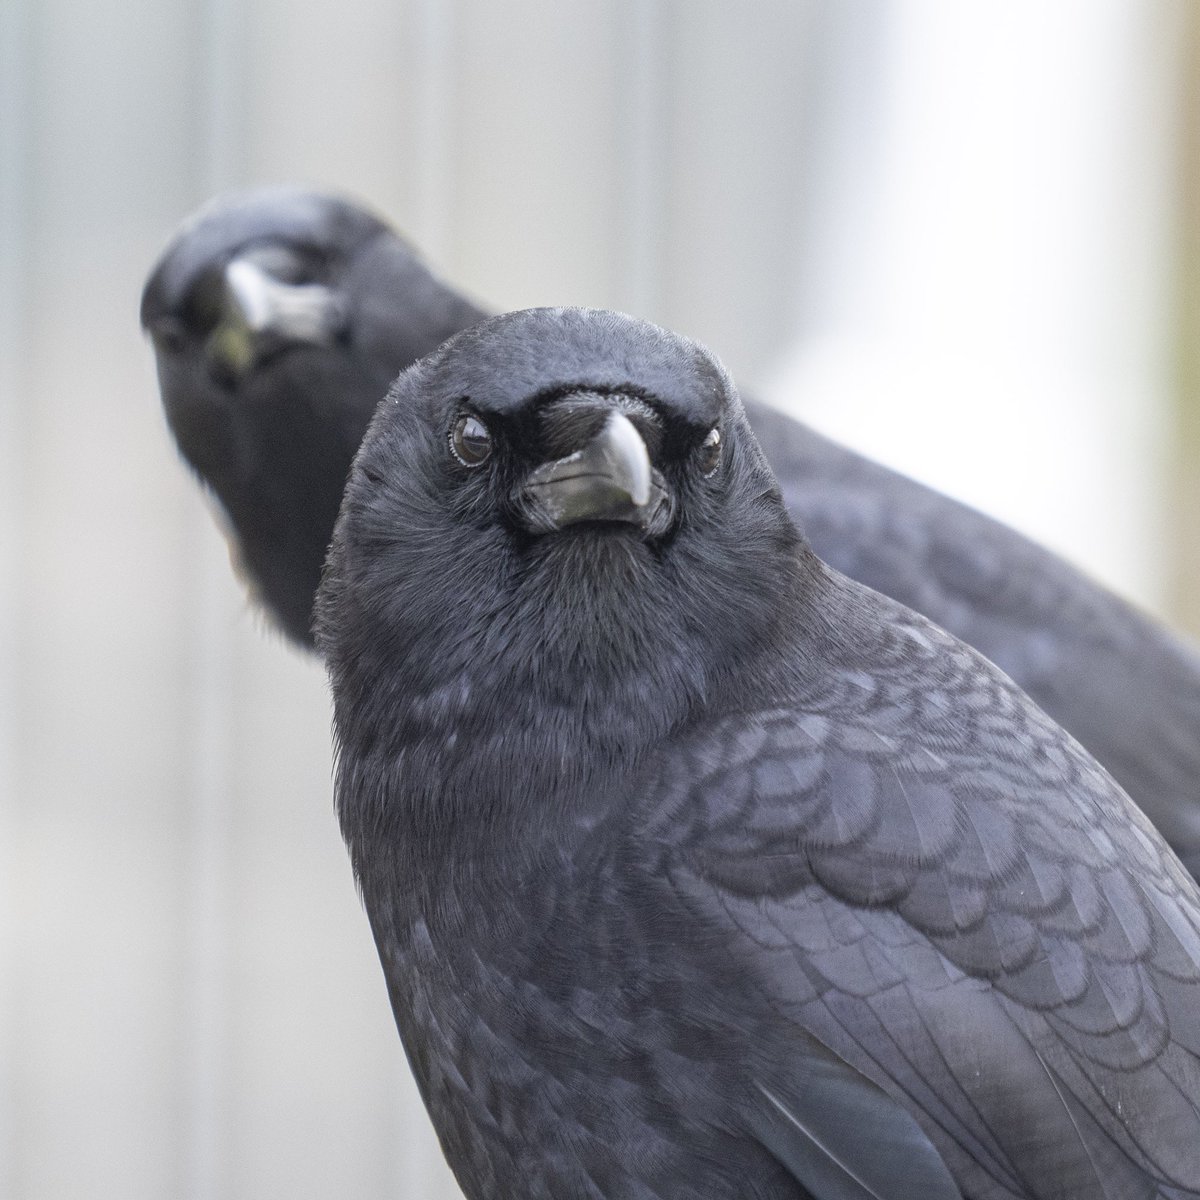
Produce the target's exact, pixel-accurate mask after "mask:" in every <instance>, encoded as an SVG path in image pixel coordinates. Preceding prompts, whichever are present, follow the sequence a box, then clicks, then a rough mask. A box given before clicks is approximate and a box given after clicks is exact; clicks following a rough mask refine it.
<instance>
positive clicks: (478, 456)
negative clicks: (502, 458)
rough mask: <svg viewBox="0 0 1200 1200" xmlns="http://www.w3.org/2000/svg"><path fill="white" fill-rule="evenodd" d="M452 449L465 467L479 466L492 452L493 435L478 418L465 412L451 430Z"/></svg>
mask: <svg viewBox="0 0 1200 1200" xmlns="http://www.w3.org/2000/svg"><path fill="white" fill-rule="evenodd" d="M450 449H451V451H453V453H454V457H455V458H457V459H458V461H459V462H460V463H462V465H463V466H464V467H478V466H481V465H482V464H483V463H485V462H487V460H488V458H490V457H491V453H492V435H491V434H490V433H488V429H487V426H486V425H485V424H484V423H483V422H482V421H481V420H480V419H479V418H478V417H474V416H471V414H470V413H465V414H464V415H463V416H461V417H459V418H458V420H457V421H455V422H454V428H453V429H451V430H450Z"/></svg>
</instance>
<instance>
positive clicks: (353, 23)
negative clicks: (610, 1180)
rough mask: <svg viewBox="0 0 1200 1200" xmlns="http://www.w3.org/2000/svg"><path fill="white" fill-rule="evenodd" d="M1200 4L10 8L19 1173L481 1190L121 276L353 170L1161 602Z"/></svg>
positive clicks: (0, 1164)
mask: <svg viewBox="0 0 1200 1200" xmlns="http://www.w3.org/2000/svg"><path fill="white" fill-rule="evenodd" d="M1196 13H1197V10H1196V9H1195V8H1193V7H1192V6H1191V4H1189V2H1188V0H1004V2H1001V0H991V2H987V0H979V2H977V3H975V4H971V5H948V4H945V3H942V2H941V0H873V2H868V3H861V4H853V5H851V4H846V3H843V2H841V0H759V2H758V3H755V4H753V5H732V4H728V3H723V2H721V0H557V2H556V3H550V2H549V0H541V2H538V0H505V2H501V3H495V2H489V0H440V2H439V0H339V2H338V3H337V4H333V3H320V2H317V0H310V2H308V3H303V4H301V3H295V2H292V0H288V2H286V3H285V2H284V0H196V2H194V3H180V2H171V0H168V2H164V0H124V2H123V3H121V4H119V5H100V4H94V3H89V2H86V0H3V3H0V1195H2V1196H4V1197H14V1198H20V1200H73V1198H75V1197H85V1196H86V1197H88V1198H89V1200H107V1198H109V1197H112V1198H116V1197H120V1198H121V1200H141V1198H146V1200H149V1198H151V1197H153V1198H155V1200H160V1198H161V1197H164V1196H172V1197H175V1196H177V1197H185V1198H187V1200H232V1198H243V1197H244V1198H250V1197H253V1198H255V1200H261V1198H268V1200H269V1198H273V1197H278V1198H280V1200H282V1198H284V1197H287V1198H288V1200H306V1198H313V1200H316V1198H318V1197H321V1198H324V1197H331V1196H339V1197H340V1196H354V1197H357V1198H358V1200H373V1198H380V1200H382V1198H383V1197H401V1198H404V1197H408V1198H413V1200H416V1198H422V1200H426V1198H429V1200H436V1198H437V1197H451V1196H453V1195H455V1191H454V1188H453V1184H452V1183H451V1182H449V1181H448V1180H447V1177H446V1175H445V1171H444V1167H442V1165H441V1163H440V1157H439V1155H438V1151H437V1149H436V1144H435V1142H434V1141H433V1139H432V1135H431V1133H430V1132H429V1129H428V1124H427V1121H426V1119H425V1117H424V1114H423V1111H422V1109H421V1107H420V1102H419V1100H418V1099H417V1097H416V1096H415V1093H414V1090H413V1088H412V1085H411V1083H410V1081H409V1078H408V1072H407V1068H406V1066H405V1063H404V1061H403V1056H402V1054H401V1052H400V1049H399V1045H398V1042H397V1039H396V1036H395V1033H394V1029H393V1027H392V1021H391V1016H390V1013H389V1012H388V1008H387V1001H386V996H385V991H384V987H383V983H382V979H381V975H380V971H379V968H378V965H377V963H376V961H375V955H374V949H373V947H372V945H371V940H370V936H369V933H368V930H367V924H366V920H365V918H364V917H363V915H362V913H361V911H360V910H359V908H358V902H357V899H356V896H355V892H354V887H353V883H352V881H351V877H350V871H349V867H348V865H347V862H346V858H345V854H344V851H343V849H342V847H341V844H340V841H339V838H338V833H337V829H336V826H335V822H334V819H333V814H332V809H331V801H330V782H329V774H330V765H329V714H328V701H327V696H326V690H325V684H324V679H323V675H322V672H321V670H320V668H319V666H318V665H317V664H315V663H313V662H311V661H309V660H308V659H306V658H304V657H303V656H301V655H300V654H298V653H297V652H295V651H292V650H290V649H288V648H287V647H285V646H284V645H283V644H282V642H281V640H280V639H279V638H278V637H277V636H274V635H273V634H271V633H270V632H267V631H264V629H263V626H262V622H261V621H260V620H259V619H257V618H256V617H255V616H254V615H253V614H252V613H251V612H250V611H249V609H248V608H247V606H246V604H245V602H244V600H243V599H242V596H241V593H240V590H239V588H238V586H237V584H236V583H235V582H234V580H233V577H232V575H231V573H230V571H229V569H228V563H227V561H226V558H225V551H224V546H223V543H222V542H221V539H220V536H219V534H218V533H217V531H216V528H215V526H214V524H213V522H212V521H211V520H210V519H209V517H208V514H207V512H206V511H205V509H204V506H203V504H202V502H201V498H200V494H199V491H198V489H197V488H196V487H195V485H194V483H193V482H192V481H191V480H190V479H189V478H187V476H186V473H185V471H184V470H183V468H182V467H181V465H180V464H179V462H178V461H177V459H176V456H175V453H174V450H173V448H172V446H171V444H170V441H169V439H168V437H167V435H166V432H165V429H164V425H163V422H162V419H161V417H160V414H159V411H158V405H157V394H156V390H155V382H154V376H153V369H152V364H151V356H150V353H149V350H148V348H147V347H146V346H145V345H144V344H143V342H142V339H141V336H140V334H139V331H138V328H137V303H138V295H139V290H140V286H141V283H142V281H143V279H144V276H145V274H146V271H147V270H148V268H149V266H150V264H151V262H152V261H153V259H154V257H155V255H156V254H157V252H158V250H159V249H160V248H161V247H162V245H163V243H164V242H165V240H166V238H167V237H168V236H169V235H170V233H171V232H172V230H173V229H174V227H175V226H176V225H177V223H178V222H179V221H180V220H181V219H182V218H183V217H184V216H185V215H186V214H187V213H188V212H189V211H190V210H192V209H193V208H194V207H196V206H197V205H198V204H199V203H201V202H202V201H203V200H205V199H206V198H207V197H208V196H210V195H211V194H212V193H213V192H215V191H217V190H219V189H222V188H226V187H233V186H241V185H245V184H251V183H259V182H272V181H299V182H308V183H314V184H321V185H328V186H332V187H336V188H338V189H340V190H343V191H346V192H349V193H352V194H356V195H359V196H361V197H362V198H364V199H366V200H368V201H370V202H371V203H372V204H373V205H374V206H375V207H376V208H378V209H379V210H380V211H381V212H382V213H384V214H385V215H387V216H389V217H390V218H391V219H393V220H394V222H395V223H396V224H397V226H398V227H399V228H400V229H402V230H403V231H404V232H405V233H406V234H407V235H408V236H409V237H410V238H412V239H413V240H414V241H415V242H416V243H417V244H418V245H419V246H421V247H422V248H423V249H424V250H425V251H426V253H427V255H428V257H429V258H430V260H431V262H432V263H433V264H434V265H435V267H436V268H438V269H439V270H440V271H441V273H442V274H443V275H445V276H446V277H447V278H448V279H450V280H452V281H454V282H456V283H457V284H459V285H460V286H462V287H463V288H465V289H467V290H468V291H469V292H471V293H472V294H474V295H475V296H476V297H477V298H478V299H480V300H482V301H484V302H486V303H488V304H490V305H492V306H493V307H495V308H514V307H522V306H525V305H531V304H547V303H581V304H597V305H605V306H610V307H616V308H622V309H626V310H629V311H632V312H636V313H638V314H640V315H644V316H647V317H650V318H652V319H654V320H657V321H659V322H661V323H663V324H666V325H670V326H673V327H675V328H677V329H680V330H681V331H683V332H686V333H689V334H692V335H693V336H696V337H699V338H700V339H701V340H703V341H705V342H707V343H708V344H709V345H711V346H712V347H713V348H714V349H715V350H716V351H717V352H718V353H719V354H720V355H721V356H722V357H723V358H724V359H725V361H726V362H727V363H728V364H729V366H730V367H731V368H732V369H733V371H734V372H735V374H736V375H737V377H738V378H739V379H740V380H741V381H742V382H743V383H744V384H745V385H750V386H753V387H754V389H755V390H758V391H759V392H761V393H763V394H767V395H769V396H770V397H771V398H773V399H774V400H775V401H776V402H777V403H779V404H782V405H784V406H786V407H787V408H789V409H790V410H791V411H793V412H795V413H796V414H797V415H801V416H803V417H804V418H805V419H808V420H811V421H812V422H813V423H814V424H816V425H818V426H819V427H821V428H823V429H825V430H826V431H828V432H831V433H833V434H835V435H837V436H839V437H841V438H842V439H843V440H845V441H847V442H850V443H852V444H854V445H856V446H859V447H861V448H863V449H866V450H868V451H869V452H871V453H873V454H875V455H877V456H878V457H880V458H883V459H886V460H887V461H889V462H891V463H893V464H896V465H898V466H900V467H902V468H903V469H906V470H908V471H910V472H912V473H916V474H919V475H921V476H922V477H924V478H927V479H929V480H931V481H933V482H935V483H936V484H937V485H938V486H941V487H944V488H945V489H947V490H950V491H952V492H954V493H956V494H958V495H961V496H963V497H965V498H967V499H969V500H970V501H972V502H973V503H977V504H979V505H981V506H983V507H986V508H988V509H989V510H991V511H993V512H995V513H997V514H999V515H1001V516H1003V517H1004V518H1006V519H1008V520H1010V521H1012V522H1014V523H1016V524H1018V525H1020V526H1021V527H1022V528H1024V529H1027V530H1028V531H1030V532H1032V533H1033V534H1035V535H1036V536H1038V537H1040V538H1042V539H1043V540H1046V541H1048V542H1050V543H1051V544H1053V545H1054V546H1055V547H1057V548H1059V549H1060V550H1063V551H1064V552H1066V553H1067V554H1068V555H1069V556H1070V557H1072V558H1074V559H1075V560H1076V561H1078V562H1080V563H1082V564H1084V565H1085V566H1087V567H1088V568H1089V569H1091V570H1092V571H1094V572H1095V573H1097V574H1098V575H1100V576H1101V577H1102V578H1104V579H1106V580H1108V581H1109V582H1111V583H1112V584H1113V585H1114V586H1116V587H1118V588H1119V589H1120V590H1122V591H1124V592H1126V593H1127V594H1129V595H1131V596H1134V597H1135V598H1137V599H1138V600H1140V601H1142V602H1143V603H1145V604H1147V605H1149V606H1150V607H1152V608H1158V609H1159V610H1160V611H1165V608H1164V606H1165V604H1166V598H1167V596H1168V594H1169V591H1168V589H1169V587H1170V586H1171V581H1172V577H1173V575H1174V574H1175V573H1176V572H1177V566H1178V564H1179V563H1180V562H1182V561H1183V560H1184V559H1185V558H1186V552H1187V549H1188V547H1186V546H1180V545H1179V544H1178V543H1177V541H1176V540H1175V539H1174V537H1173V530H1176V529H1177V528H1178V525H1179V523H1178V522H1177V521H1176V520H1175V519H1174V516H1173V513H1172V504H1173V496H1175V495H1176V494H1178V490H1179V489H1178V487H1177V483H1178V480H1179V479H1180V478H1185V477H1186V472H1187V466H1188V464H1187V463H1186V461H1181V454H1182V452H1181V450H1180V447H1181V446H1183V447H1184V448H1185V449H1186V448H1187V446H1188V445H1189V443H1188V442H1187V440H1186V438H1187V436H1189V435H1188V430H1189V428H1192V427H1193V426H1194V422H1192V423H1191V424H1189V421H1188V413H1189V411H1190V409H1189V405H1190V406H1191V407H1192V408H1194V407H1195V400H1196V397H1195V396H1188V395H1186V394H1180V393H1181V388H1180V381H1181V380H1186V379H1187V378H1188V377H1189V376H1188V373H1187V371H1186V370H1181V369H1180V363H1181V362H1184V361H1186V359H1187V358H1188V355H1189V354H1191V355H1193V356H1194V352H1195V351H1194V347H1195V345H1196V342H1197V339H1196V337H1195V336H1194V335H1195V332H1196V331H1194V330H1189V329H1188V328H1187V327H1186V326H1185V325H1183V323H1182V322H1183V320H1184V317H1183V314H1185V313H1186V312H1187V311H1188V310H1187V307H1186V305H1187V302H1188V299H1187V296H1186V295H1185V294H1184V293H1185V291H1186V286H1187V281H1188V279H1192V280H1194V278H1195V276H1194V273H1193V275H1191V276H1189V275H1187V273H1186V272H1182V271H1181V269H1180V267H1181V255H1182V254H1184V253H1185V252H1189V253H1191V254H1193V255H1194V253H1195V248H1196V237H1195V233H1194V228H1195V219H1196V215H1195V214H1194V213H1192V212H1191V211H1190V209H1189V207H1188V206H1189V205H1190V204H1195V203H1196V202H1197V196H1196V194H1195V169H1194V165H1195V153H1196V151H1195V145H1194V135H1195V131H1196V121H1195V119H1194V113H1193V111H1192V108H1191V107H1189V105H1192V106H1194V104H1195V102H1196V97H1195V93H1194V91H1189V89H1190V88H1191V87H1192V79H1193V76H1194V74H1195V71H1196V63H1197V53H1196V47H1197V15H1196ZM1189 56H1190V58H1189ZM1189 62H1190V63H1191V67H1190V68H1189V66H1188V63H1189ZM1189 138H1191V139H1193V140H1192V141H1189ZM1189 156H1190V158H1189ZM1189 162H1191V163H1192V168H1191V171H1192V173H1191V174H1189V170H1188V166H1187V164H1188V163H1189ZM1188 188H1191V189H1192V192H1191V193H1190V194H1189V192H1188ZM1193 267H1194V262H1193ZM1181 281H1182V282H1181ZM1193 298H1194V295H1193ZM1192 436H1194V435H1192Z"/></svg>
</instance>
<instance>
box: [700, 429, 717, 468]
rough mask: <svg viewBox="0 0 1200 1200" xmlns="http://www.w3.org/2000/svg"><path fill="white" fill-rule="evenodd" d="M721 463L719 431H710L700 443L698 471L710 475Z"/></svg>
mask: <svg viewBox="0 0 1200 1200" xmlns="http://www.w3.org/2000/svg"><path fill="white" fill-rule="evenodd" d="M720 463H721V431H720V430H719V429H710V430H709V431H708V434H707V436H706V437H705V439H704V441H702V442H701V443H700V470H701V471H703V472H704V474H705V475H711V474H712V473H713V472H714V471H715V470H716V469H717V467H718V466H719V465H720Z"/></svg>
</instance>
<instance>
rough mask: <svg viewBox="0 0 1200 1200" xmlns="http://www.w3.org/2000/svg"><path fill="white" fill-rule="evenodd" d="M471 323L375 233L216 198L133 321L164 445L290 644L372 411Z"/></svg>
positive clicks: (288, 197) (301, 204) (363, 220)
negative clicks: (167, 438)
mask: <svg viewBox="0 0 1200 1200" xmlns="http://www.w3.org/2000/svg"><path fill="white" fill-rule="evenodd" d="M479 315H480V314H479V311H478V310H477V309H475V308H474V306H473V305H471V304H470V303H469V302H467V301H466V300H464V299H462V298H461V297H460V296H457V295H456V294H455V293H453V292H452V291H450V290H449V289H448V288H445V287H444V286H443V285H442V284H440V283H439V282H438V281H437V280H436V279H435V278H434V277H433V276H432V275H431V274H430V273H429V271H428V270H427V269H426V268H425V267H424V265H423V264H422V263H421V262H420V260H419V259H418V258H417V256H416V254H415V253H414V252H413V251H412V249H411V248H410V247H409V246H408V245H407V244H406V243H405V242H404V241H403V240H402V239H400V238H399V237H398V236H397V235H396V234H395V233H394V232H392V231H391V230H390V229H389V228H388V227H387V226H386V225H385V224H384V223H383V222H382V221H380V220H379V219H378V218H377V217H375V216H373V215H372V214H371V213H369V212H368V211H366V210H365V209H363V208H362V207H360V206H358V205H355V204H353V203H351V202H349V201H347V200H343V199H340V198H338V197H335V196H330V195H326V194H324V193H321V192H313V191H307V190H303V189H299V188H266V189H261V190H256V191H251V192H245V193H238V194H234V195H232V196H222V197H218V198H217V199H216V200H215V201H213V202H212V203H210V204H209V205H207V206H205V207H204V208H203V209H201V210H200V211H199V212H198V213H197V214H195V215H194V216H193V217H192V218H191V219H190V220H188V221H187V222H186V223H185V225H184V226H183V227H182V228H181V229H180V231H179V232H178V233H177V234H176V235H175V237H174V238H173V239H172V240H171V242H170V243H169V244H168V246H167V248H166V249H165V250H164V252H163V254H162V256H161V257H160V259H159V261H158V262H157V264H156V265H155V267H154V269H153V271H152V272H151V274H150V277H149V279H148V280H147V282H146V285H145V289H144V291H143V294H142V304H141V321H142V326H143V328H144V329H145V330H146V331H147V333H148V334H149V335H150V337H151V339H152V342H153V345H154V351H155V358H156V362H157V368H158V378H159V386H160V390H161V392H162V399H163V406H164V409H165V411H166V415H167V420H168V423H169V424H170V427H171V431H172V433H173V434H174V436H175V439H176V442H177V443H178V446H179V449H180V451H181V453H182V454H183V456H184V457H185V458H186V459H187V461H188V462H189V463H190V464H191V465H192V467H193V468H194V469H195V470H196V471H197V472H198V473H199V474H200V476H201V477H202V478H203V479H204V481H205V482H206V483H207V484H208V485H209V486H210V487H211V488H212V490H213V492H214V493H215V494H216V497H217V498H218V500H219V501H220V503H221V506H222V507H223V508H224V510H225V513H226V515H227V517H228V521H227V524H228V525H229V526H230V527H231V529H232V532H233V534H234V536H235V538H236V543H237V545H236V549H237V551H238V558H239V559H240V560H241V562H242V563H243V565H244V567H245V570H246V573H247V574H248V575H249V576H250V578H251V582H252V584H253V586H254V587H255V589H256V590H257V591H258V592H259V594H260V597H261V598H262V600H263V601H264V602H265V603H266V604H267V606H268V608H269V609H270V610H271V611H272V612H273V613H274V615H275V616H276V617H277V618H278V619H279V620H280V621H281V623H282V624H283V627H284V628H285V630H286V631H287V632H288V633H289V634H290V635H291V636H292V637H294V638H296V639H297V640H300V641H302V642H307V641H308V640H309V637H310V633H309V625H310V618H311V609H312V600H313V594H314V592H315V589H316V585H317V580H318V577H319V573H320V566H321V562H322V561H323V559H324V552H325V549H326V547H327V545H328V541H329V536H330V533H331V532H332V528H333V521H334V519H335V517H336V514H337V508H338V504H339V502H340V499H341V492H342V487H343V485H344V483H345V478H346V472H347V470H348V468H349V465H350V460H351V458H352V457H353V455H354V452H355V450H357V448H358V445H359V442H360V441H361V439H362V435H363V432H364V431H365V429H366V427H367V424H368V422H369V420H370V417H371V414H372V413H373V412H374V410H375V407H376V405H377V404H378V402H379V400H380V399H381V398H382V396H383V395H384V393H385V392H386V391H387V387H388V384H389V383H390V382H391V381H392V379H394V378H395V376H396V374H397V372H399V371H400V370H401V369H403V368H404V367H406V366H407V365H408V364H409V363H411V362H412V361H413V360H414V359H416V358H418V357H420V356H421V355H422V354H425V353H427V352H428V351H430V350H432V349H433V348H434V347H436V346H437V345H438V344H439V343H440V342H441V341H442V340H443V339H444V338H446V337H448V336H449V335H450V334H451V333H454V332H456V331H458V330H459V329H462V328H464V327H465V326H466V325H469V324H471V323H472V322H473V321H474V320H476V319H477V317H478V316H479Z"/></svg>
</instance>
